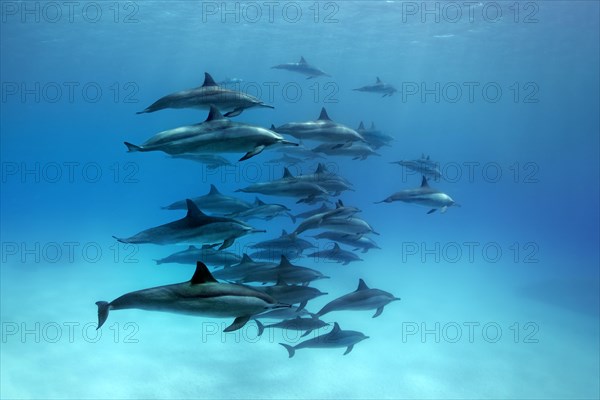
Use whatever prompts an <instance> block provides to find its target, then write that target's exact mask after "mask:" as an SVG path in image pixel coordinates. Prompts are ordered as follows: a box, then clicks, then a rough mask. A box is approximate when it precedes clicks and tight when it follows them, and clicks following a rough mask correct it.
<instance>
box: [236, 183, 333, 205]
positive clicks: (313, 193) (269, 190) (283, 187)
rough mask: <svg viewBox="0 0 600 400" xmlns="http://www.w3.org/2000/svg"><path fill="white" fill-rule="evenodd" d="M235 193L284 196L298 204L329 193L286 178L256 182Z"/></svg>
mask: <svg viewBox="0 0 600 400" xmlns="http://www.w3.org/2000/svg"><path fill="white" fill-rule="evenodd" d="M236 192H244V193H260V194H264V195H268V196H284V197H294V198H299V199H300V200H298V202H299V203H300V202H305V201H310V200H311V199H315V198H319V197H321V196H328V195H329V192H328V191H327V190H326V189H325V188H323V187H322V186H319V185H317V184H315V183H312V182H302V181H298V180H292V179H287V178H282V179H277V180H274V181H269V182H258V183H254V184H252V185H250V186H247V187H245V188H242V189H238V190H236Z"/></svg>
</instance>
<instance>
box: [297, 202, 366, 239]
mask: <svg viewBox="0 0 600 400" xmlns="http://www.w3.org/2000/svg"><path fill="white" fill-rule="evenodd" d="M358 212H360V210H359V209H358V208H356V207H346V206H344V203H342V202H341V200H338V202H337V203H336V208H334V209H333V210H329V211H325V212H322V213H319V214H315V215H313V216H311V217H308V218H306V219H305V220H304V221H302V222H301V223H300V225H298V227H296V230H295V231H294V233H296V234H300V233H302V232H305V231H308V230H311V229H327V228H330V229H331V230H335V231H337V232H343V233H347V234H354V235H362V234H365V233H370V232H374V231H373V229H372V228H371V226H370V225H369V224H368V223H367V222H366V221H364V220H362V219H360V218H356V217H353V216H354V214H356V213H358Z"/></svg>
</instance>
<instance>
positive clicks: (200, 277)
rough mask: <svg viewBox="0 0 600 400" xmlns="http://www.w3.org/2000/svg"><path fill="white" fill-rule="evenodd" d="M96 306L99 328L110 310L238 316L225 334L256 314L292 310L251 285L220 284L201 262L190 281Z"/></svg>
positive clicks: (238, 327) (130, 294)
mask: <svg viewBox="0 0 600 400" xmlns="http://www.w3.org/2000/svg"><path fill="white" fill-rule="evenodd" d="M96 305H97V306H98V327H97V328H96V329H100V328H101V327H102V325H103V324H104V322H105V321H106V319H107V318H108V312H109V311H110V310H126V309H139V310H148V311H163V312H170V313H175V314H187V315H198V316H207V317H217V318H230V317H235V320H234V321H233V323H232V324H231V325H229V326H228V327H227V328H225V330H224V332H231V331H235V330H238V329H240V328H241V327H243V326H244V325H245V324H246V322H248V321H249V320H250V318H252V316H253V315H256V314H259V313H261V312H263V311H265V310H270V309H274V308H280V307H289V305H286V304H280V303H277V301H276V300H275V299H274V298H272V297H271V296H269V295H268V294H265V293H263V292H259V291H258V290H254V289H253V288H251V287H250V286H245V285H238V284H231V283H219V282H217V280H216V279H215V278H214V277H213V276H212V275H211V274H210V272H209V271H208V268H207V267H206V265H204V264H203V263H202V262H201V261H198V262H197V263H196V271H195V272H194V275H193V276H192V279H191V280H189V281H187V282H182V283H176V284H173V285H165V286H158V287H153V288H150V289H142V290H138V291H135V292H130V293H127V294H124V295H123V296H121V297H118V298H116V299H115V300H113V301H111V302H110V303H109V302H106V301H98V302H96Z"/></svg>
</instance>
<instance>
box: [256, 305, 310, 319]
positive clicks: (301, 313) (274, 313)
mask: <svg viewBox="0 0 600 400" xmlns="http://www.w3.org/2000/svg"><path fill="white" fill-rule="evenodd" d="M313 315H314V314H312V313H310V312H308V311H306V309H302V310H298V309H297V308H296V307H294V306H292V307H289V308H287V307H286V308H277V309H275V310H270V311H265V312H264V313H260V314H258V315H255V316H254V317H253V319H274V320H277V319H278V320H285V319H294V318H297V317H312V316H313Z"/></svg>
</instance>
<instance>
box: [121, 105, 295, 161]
mask: <svg viewBox="0 0 600 400" xmlns="http://www.w3.org/2000/svg"><path fill="white" fill-rule="evenodd" d="M274 145H290V146H297V144H296V143H292V142H288V141H287V140H284V139H283V137H282V136H281V135H279V134H278V133H275V132H273V131H270V130H268V129H265V128H261V127H259V126H253V125H248V124H242V123H240V122H233V121H231V120H229V119H227V118H225V117H224V116H223V115H221V113H220V112H219V110H218V109H217V108H216V107H215V106H212V105H211V107H210V112H209V113H208V117H207V118H206V120H205V121H204V122H201V123H199V124H196V125H188V126H182V127H179V128H175V129H170V130H167V131H163V132H159V133H157V134H156V135H154V136H152V137H151V138H150V139H148V140H147V141H146V142H145V143H144V144H142V145H141V146H138V145H135V144H132V143H129V142H125V146H127V150H128V151H129V152H130V153H132V152H147V151H164V152H165V153H167V154H170V155H175V154H184V153H192V154H197V153H198V154H206V153H240V152H245V153H246V154H245V155H244V156H243V157H242V158H240V159H239V161H244V160H247V159H249V158H252V157H254V156H255V155H257V154H260V153H261V152H262V151H263V150H264V149H266V148H267V147H271V146H274Z"/></svg>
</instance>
